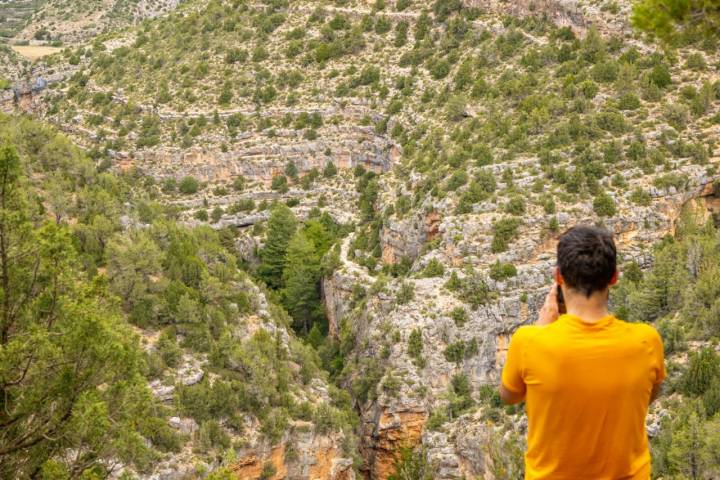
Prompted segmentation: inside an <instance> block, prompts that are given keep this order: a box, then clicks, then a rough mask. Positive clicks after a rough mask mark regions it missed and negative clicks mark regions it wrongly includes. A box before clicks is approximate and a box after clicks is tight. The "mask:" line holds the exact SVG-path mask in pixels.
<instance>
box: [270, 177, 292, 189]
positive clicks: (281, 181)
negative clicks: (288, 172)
mask: <svg viewBox="0 0 720 480" xmlns="http://www.w3.org/2000/svg"><path fill="white" fill-rule="evenodd" d="M270 188H272V189H273V190H275V191H276V192H278V193H287V192H288V191H289V190H290V187H289V186H288V181H287V177H286V176H285V175H278V176H276V177H274V178H273V179H272V184H271V186H270Z"/></svg>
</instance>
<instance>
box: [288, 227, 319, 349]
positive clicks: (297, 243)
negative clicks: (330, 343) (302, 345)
mask: <svg viewBox="0 0 720 480" xmlns="http://www.w3.org/2000/svg"><path fill="white" fill-rule="evenodd" d="M282 278H283V283H284V285H285V288H283V290H282V298H283V304H284V305H285V308H286V309H287V311H288V313H290V315H291V316H292V317H293V320H294V325H295V328H296V329H297V330H300V331H302V332H303V334H305V335H307V333H308V331H309V330H310V327H311V326H312V324H313V323H314V321H315V320H316V319H317V318H318V316H319V315H318V310H319V308H320V291H319V288H318V287H319V284H318V282H319V281H320V258H319V257H318V255H317V252H316V251H315V246H314V245H313V243H312V242H311V241H310V240H308V238H307V236H306V235H305V234H304V233H303V232H302V231H298V232H297V233H296V234H295V235H294V236H293V238H292V240H290V243H289V245H288V248H287V261H286V266H285V270H284V272H283V276H282Z"/></svg>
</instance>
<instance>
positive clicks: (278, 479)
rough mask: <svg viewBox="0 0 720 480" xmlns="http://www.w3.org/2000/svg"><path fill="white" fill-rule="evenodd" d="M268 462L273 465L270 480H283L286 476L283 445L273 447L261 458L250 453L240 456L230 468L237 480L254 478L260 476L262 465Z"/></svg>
mask: <svg viewBox="0 0 720 480" xmlns="http://www.w3.org/2000/svg"><path fill="white" fill-rule="evenodd" d="M268 462H270V463H271V464H272V465H273V467H275V475H273V476H272V477H271V478H272V480H284V479H285V478H287V467H286V465H285V445H280V446H278V447H275V448H273V449H272V451H271V452H270V456H269V457H268V458H266V459H262V458H260V457H259V456H257V455H255V454H252V455H248V456H246V457H244V458H242V459H241V460H240V461H238V462H237V463H236V464H235V465H233V466H231V467H230V470H231V471H232V472H233V473H234V474H235V475H236V476H237V478H238V479H239V480H256V479H258V478H260V475H261V474H262V471H263V467H264V466H265V464H266V463H268Z"/></svg>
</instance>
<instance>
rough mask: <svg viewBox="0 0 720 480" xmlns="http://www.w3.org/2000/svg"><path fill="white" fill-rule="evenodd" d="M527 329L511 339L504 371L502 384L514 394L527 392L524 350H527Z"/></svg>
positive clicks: (521, 329)
mask: <svg viewBox="0 0 720 480" xmlns="http://www.w3.org/2000/svg"><path fill="white" fill-rule="evenodd" d="M525 337H526V328H524V327H520V328H519V329H517V330H516V331H515V333H514V334H513V336H512V338H511V339H510V346H509V347H508V353H507V359H506V360H505V366H504V367H503V371H502V384H503V385H504V386H505V388H507V389H508V390H510V391H511V392H514V393H523V392H524V391H525V380H524V379H523V374H524V372H523V350H524V349H525Z"/></svg>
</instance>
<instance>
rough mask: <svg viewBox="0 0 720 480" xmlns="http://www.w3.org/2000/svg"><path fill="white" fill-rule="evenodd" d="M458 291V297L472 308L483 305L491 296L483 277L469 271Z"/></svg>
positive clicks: (475, 308)
mask: <svg viewBox="0 0 720 480" xmlns="http://www.w3.org/2000/svg"><path fill="white" fill-rule="evenodd" d="M458 293H459V296H460V299H462V300H463V301H464V302H465V303H467V304H469V305H470V306H471V307H472V308H473V309H474V310H477V309H478V308H479V307H480V306H482V305H485V304H486V303H487V301H488V300H489V299H490V297H491V292H490V287H488V284H487V282H486V281H485V279H484V278H483V277H482V276H481V275H480V274H478V273H476V272H471V273H470V274H468V275H467V276H466V277H465V278H464V279H463V280H462V282H461V284H460V288H459V290H458Z"/></svg>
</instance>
